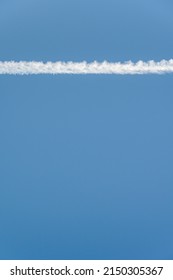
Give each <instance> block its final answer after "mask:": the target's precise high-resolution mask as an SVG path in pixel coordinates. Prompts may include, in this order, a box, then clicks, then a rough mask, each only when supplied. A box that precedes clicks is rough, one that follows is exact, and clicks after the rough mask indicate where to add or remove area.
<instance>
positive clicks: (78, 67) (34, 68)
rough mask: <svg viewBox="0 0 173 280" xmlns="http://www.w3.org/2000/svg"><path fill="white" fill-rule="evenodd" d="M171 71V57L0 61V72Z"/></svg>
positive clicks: (21, 73) (26, 73)
mask: <svg viewBox="0 0 173 280" xmlns="http://www.w3.org/2000/svg"><path fill="white" fill-rule="evenodd" d="M165 73H173V59H170V60H161V61H159V62H156V61H153V60H150V61H147V62H144V61H138V62H136V63H134V62H132V61H127V62H123V63H121V62H108V61H103V62H97V61H94V62H91V63H87V62H86V61H83V62H72V61H69V62H63V61H57V62H46V63H44V62H38V61H19V62H15V61H0V74H1V75H2V74H7V75H33V74H35V75H37V74H53V75H56V74H120V75H125V74H131V75H134V74H165Z"/></svg>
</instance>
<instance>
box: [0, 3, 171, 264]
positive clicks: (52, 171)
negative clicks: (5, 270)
mask: <svg viewBox="0 0 173 280" xmlns="http://www.w3.org/2000/svg"><path fill="white" fill-rule="evenodd" d="M0 6H1V8H0V33H1V44H0V55H1V56H0V61H10V60H15V61H21V60H25V61H32V60H36V61H44V62H46V61H58V60H61V61H69V60H70V61H71V60H72V61H83V60H86V61H88V62H91V61H93V60H97V61H100V62H101V61H103V60H108V61H127V60H132V61H134V62H135V61H138V60H141V59H142V60H144V61H147V60H150V59H154V60H155V61H160V60H162V59H168V60H169V59H171V58H172V57H173V55H172V49H173V39H172V36H173V30H172V24H173V18H172V12H171V9H172V8H173V4H172V2H171V1H167V0H164V1H161V0H160V1H158V0H157V1H156V0H150V1H143V0H142V1H140V3H139V1H137V0H132V1H130V2H129V1H125V0H121V1H120V0H118V1H115V0H102V1H98V0H94V1H93V0H88V1H79V0H74V1H71V0H60V1H57V0H56V1H55V0H45V1H40V0H37V1H27V0H25V1H24V0H22V1H18V0H17V1H15V4H14V1H10V0H6V1H1V3H0ZM172 87H173V77H172V75H171V74H169V75H158V76H157V75H148V76H119V75H118V76H106V75H104V76H94V75H90V76H80V75H79V76H71V75H67V76H66V75H64V76H49V75H46V76H41V75H38V76H0V228H1V230H0V259H173V218H172V217H173V203H172V200H173V174H172V170H173V145H172V143H173V129H172V126H173V110H172V104H173V95H172Z"/></svg>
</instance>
